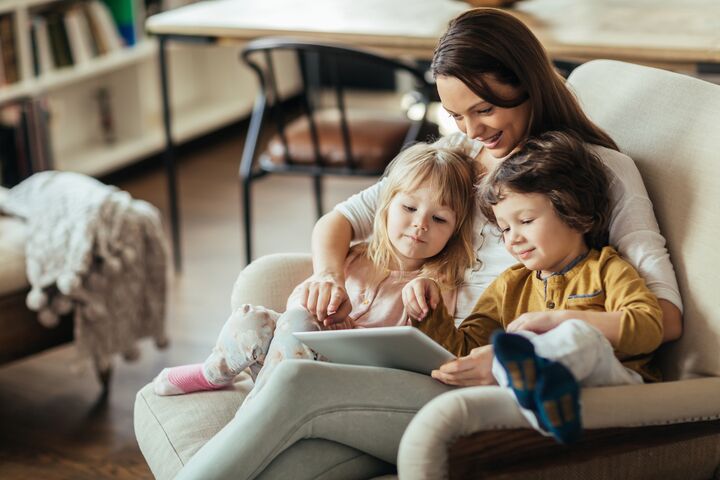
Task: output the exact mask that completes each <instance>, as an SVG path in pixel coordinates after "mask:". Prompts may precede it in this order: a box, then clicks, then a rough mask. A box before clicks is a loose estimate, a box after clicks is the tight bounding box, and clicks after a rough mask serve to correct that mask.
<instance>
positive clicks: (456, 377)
mask: <svg viewBox="0 0 720 480" xmlns="http://www.w3.org/2000/svg"><path fill="white" fill-rule="evenodd" d="M492 360H493V348H492V345H485V346H484V347H478V348H474V349H472V350H471V351H470V354H469V355H467V356H465V357H460V358H458V359H457V360H453V361H451V362H448V363H446V364H444V365H442V366H441V367H440V368H439V369H437V370H433V371H432V377H433V378H434V379H436V380H440V381H441V382H443V383H446V384H448V385H459V386H463V387H470V386H473V385H495V384H497V382H496V381H495V377H493V375H492Z"/></svg>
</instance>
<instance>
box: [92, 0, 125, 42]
mask: <svg viewBox="0 0 720 480" xmlns="http://www.w3.org/2000/svg"><path fill="white" fill-rule="evenodd" d="M84 6H85V12H86V14H87V18H88V23H89V25H90V31H91V32H92V33H93V35H94V36H95V41H96V43H97V45H98V49H99V51H100V52H101V53H103V54H105V53H109V52H113V51H115V50H120V49H121V48H123V41H122V38H121V36H120V31H119V30H118V26H117V25H116V24H115V21H114V20H113V17H112V13H110V9H109V8H108V6H107V5H105V3H103V2H101V1H100V0H91V1H89V2H86V3H85V5H84Z"/></svg>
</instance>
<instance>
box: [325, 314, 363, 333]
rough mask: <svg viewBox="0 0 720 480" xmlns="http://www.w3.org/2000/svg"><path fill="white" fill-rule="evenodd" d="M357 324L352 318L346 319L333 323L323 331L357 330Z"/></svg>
mask: <svg viewBox="0 0 720 480" xmlns="http://www.w3.org/2000/svg"><path fill="white" fill-rule="evenodd" d="M355 327H356V325H355V322H354V321H353V319H352V318H350V317H346V318H345V320H341V321H339V322H336V323H333V324H331V325H327V326H323V327H322V329H323V330H352V329H353V328H355Z"/></svg>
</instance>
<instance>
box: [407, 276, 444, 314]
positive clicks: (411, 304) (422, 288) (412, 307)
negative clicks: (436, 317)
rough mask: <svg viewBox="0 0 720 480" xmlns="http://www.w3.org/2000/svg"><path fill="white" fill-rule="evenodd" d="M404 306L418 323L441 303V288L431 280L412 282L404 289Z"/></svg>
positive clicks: (422, 279)
mask: <svg viewBox="0 0 720 480" xmlns="http://www.w3.org/2000/svg"><path fill="white" fill-rule="evenodd" d="M402 299H403V305H404V306H405V311H406V312H407V314H408V316H409V317H410V318H413V319H415V320H417V321H418V322H419V321H420V320H422V319H423V318H425V316H427V314H428V313H429V312H430V310H431V309H433V310H434V309H435V308H437V306H438V303H439V302H440V287H438V284H437V283H435V282H434V281H433V280H430V279H429V278H416V279H414V280H411V281H409V282H408V283H407V285H405V287H403V289H402Z"/></svg>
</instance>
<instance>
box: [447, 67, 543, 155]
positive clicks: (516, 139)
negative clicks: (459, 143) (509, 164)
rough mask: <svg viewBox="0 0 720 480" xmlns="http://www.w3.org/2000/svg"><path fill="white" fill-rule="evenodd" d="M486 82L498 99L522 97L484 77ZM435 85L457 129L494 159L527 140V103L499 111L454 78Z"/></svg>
mask: <svg viewBox="0 0 720 480" xmlns="http://www.w3.org/2000/svg"><path fill="white" fill-rule="evenodd" d="M485 82H486V83H487V85H488V87H489V88H490V89H491V90H492V92H493V93H494V94H495V95H497V96H498V97H500V98H503V99H505V98H507V99H508V100H510V99H513V98H517V97H518V96H519V95H520V94H521V92H520V91H519V90H518V89H517V88H516V87H513V86H511V85H506V84H504V83H500V82H498V81H497V80H495V78H493V77H492V75H487V76H486V77H485ZM436 84H437V90H438V94H439V95H440V101H441V102H442V106H443V108H445V110H447V112H448V113H449V114H450V116H451V117H452V118H453V119H454V120H455V123H456V124H457V126H458V128H459V129H460V130H462V131H463V132H464V133H465V134H466V135H467V136H469V137H470V138H473V139H476V140H480V141H481V142H483V144H484V145H485V148H486V149H487V150H488V151H489V152H490V153H491V154H492V156H493V157H495V158H503V157H506V156H508V155H509V154H510V153H511V152H512V151H513V150H514V149H515V148H516V147H517V146H518V145H520V144H521V143H522V142H523V141H524V140H525V138H526V137H527V131H528V124H529V122H530V102H529V101H527V100H525V101H524V102H523V103H521V104H520V105H518V106H517V107H513V108H502V107H497V106H495V105H493V104H491V103H489V102H486V101H485V100H483V99H482V98H480V97H478V96H477V95H475V93H473V91H472V90H470V89H469V88H468V87H467V86H466V85H465V84H464V83H463V82H462V81H460V80H459V79H457V78H455V77H448V76H438V77H437V79H436Z"/></svg>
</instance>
